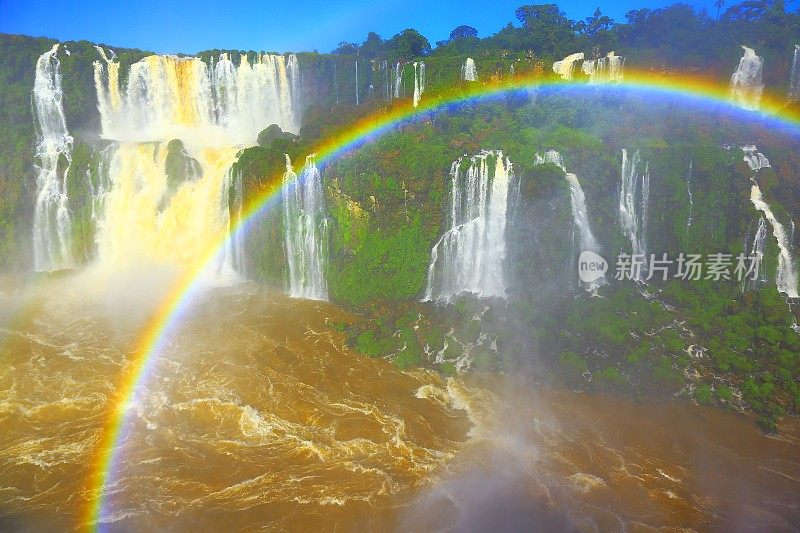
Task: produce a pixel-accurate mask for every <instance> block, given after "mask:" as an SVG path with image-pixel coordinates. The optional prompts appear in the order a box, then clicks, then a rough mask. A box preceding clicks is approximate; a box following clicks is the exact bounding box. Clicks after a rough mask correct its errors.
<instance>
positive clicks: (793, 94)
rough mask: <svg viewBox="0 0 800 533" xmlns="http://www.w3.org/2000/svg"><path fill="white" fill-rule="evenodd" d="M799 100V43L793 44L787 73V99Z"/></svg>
mask: <svg viewBox="0 0 800 533" xmlns="http://www.w3.org/2000/svg"><path fill="white" fill-rule="evenodd" d="M798 100H800V44H796V45H795V46H794V54H793V55H792V70H791V73H790V74H789V101H790V102H797V101H798Z"/></svg>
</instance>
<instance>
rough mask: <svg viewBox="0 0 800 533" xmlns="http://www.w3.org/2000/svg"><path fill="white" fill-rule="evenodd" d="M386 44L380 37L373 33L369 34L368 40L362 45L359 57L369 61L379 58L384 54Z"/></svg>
mask: <svg viewBox="0 0 800 533" xmlns="http://www.w3.org/2000/svg"><path fill="white" fill-rule="evenodd" d="M385 44H386V43H385V42H384V40H383V39H381V36H380V35H378V34H377V33H375V32H374V31H371V32H369V33H368V34H367V40H366V41H364V42H363V44H362V45H361V49H360V50H359V55H360V56H361V57H366V58H369V59H372V58H375V57H378V56H380V55H381V54H382V53H383V51H384V50H383V49H384V46H385Z"/></svg>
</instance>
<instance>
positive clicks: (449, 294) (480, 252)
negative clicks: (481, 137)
mask: <svg viewBox="0 0 800 533" xmlns="http://www.w3.org/2000/svg"><path fill="white" fill-rule="evenodd" d="M465 164H466V165H468V166H467V168H466V172H464V171H463V170H462V165H465ZM492 167H493V169H492ZM492 170H493V172H492ZM450 178H451V197H450V228H449V229H448V230H447V231H446V232H445V233H444V235H442V237H441V239H439V241H438V242H437V243H436V244H435V245H434V247H433V249H432V250H431V262H430V265H429V267H428V283H427V289H426V291H425V298H424V299H425V300H435V301H445V300H450V299H451V298H453V297H454V296H456V295H458V294H461V293H464V292H471V293H475V294H478V295H481V296H500V297H503V296H505V279H504V275H503V263H504V260H505V255H506V235H505V230H506V218H507V211H508V196H509V189H510V183H511V181H512V180H513V178H514V172H513V170H512V165H511V161H509V160H508V159H505V158H503V153H502V152H501V151H499V150H498V151H491V152H485V151H484V152H481V153H480V154H479V155H476V156H474V157H472V158H470V159H468V160H465V159H464V158H461V159H459V160H458V161H455V162H454V163H453V165H452V167H451V170H450Z"/></svg>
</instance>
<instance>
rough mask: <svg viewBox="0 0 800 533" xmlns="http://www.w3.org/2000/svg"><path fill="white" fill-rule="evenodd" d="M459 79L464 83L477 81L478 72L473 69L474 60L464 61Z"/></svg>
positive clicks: (469, 58)
mask: <svg viewBox="0 0 800 533" xmlns="http://www.w3.org/2000/svg"><path fill="white" fill-rule="evenodd" d="M461 79H462V80H464V81H478V70H477V69H476V68H475V60H474V59H472V58H471V57H468V58H467V59H465V60H464V65H462V67H461Z"/></svg>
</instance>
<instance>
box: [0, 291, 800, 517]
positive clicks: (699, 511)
mask: <svg viewBox="0 0 800 533" xmlns="http://www.w3.org/2000/svg"><path fill="white" fill-rule="evenodd" d="M23 287H24V288H23ZM94 291H96V287H94ZM92 292H93V289H92V288H91V284H87V283H86V282H85V281H81V280H80V277H66V278H62V279H53V280H49V281H46V282H39V283H38V284H36V285H31V284H23V283H21V282H20V281H19V280H5V281H4V282H0V358H1V359H0V360H2V365H1V366H0V529H2V530H5V529H31V530H38V529H65V528H72V527H77V526H80V525H85V524H79V517H80V516H81V515H82V511H83V510H84V509H85V508H86V505H87V503H88V502H87V499H88V496H89V487H88V479H89V478H90V474H91V471H90V470H91V469H90V466H89V465H90V464H92V462H93V459H94V457H95V455H96V453H97V446H98V445H99V441H100V437H101V435H102V425H103V424H104V421H105V420H107V419H108V415H109V410H110V409H112V408H114V406H112V405H110V403H111V401H110V398H111V397H112V396H113V394H114V391H115V388H116V387H117V386H118V382H119V378H120V375H121V372H122V371H123V369H124V367H125V365H127V364H130V361H131V358H132V351H133V347H134V346H135V344H136V340H137V337H138V336H139V335H140V333H141V331H142V329H143V327H144V325H145V323H146V317H147V316H148V313H149V312H152V308H150V307H148V305H146V304H143V303H142V301H141V300H147V298H145V297H142V296H141V294H142V292H143V291H142V290H136V287H133V288H129V289H128V290H127V291H122V292H117V293H114V294H113V295H112V296H109V295H106V296H102V297H101V296H87V294H90V293H92ZM156 292H157V291H156ZM134 295H135V296H134ZM348 319H349V316H348V315H347V313H345V312H344V311H342V310H340V309H338V308H336V307H335V306H333V305H330V304H327V303H324V302H310V301H304V300H296V299H290V298H287V297H285V296H282V295H280V294H277V293H275V292H272V291H269V290H267V289H265V288H262V287H260V286H257V285H247V286H238V287H227V288H217V289H213V290H209V291H208V292H207V293H205V294H204V295H202V296H201V297H200V298H199V300H198V301H197V302H196V304H195V306H194V307H193V309H192V311H191V313H189V314H188V315H187V317H186V318H185V320H184V322H183V323H182V325H181V327H180V328H178V330H177V331H175V332H174V333H173V335H172V336H171V338H170V341H169V343H168V346H167V347H166V348H165V350H164V353H162V354H161V356H160V357H159V359H158V360H157V362H156V364H155V365H154V367H153V371H152V374H151V377H150V379H148V380H147V383H146V389H145V390H144V392H143V394H142V398H144V400H143V401H141V402H140V403H139V404H138V405H130V406H128V409H129V414H130V416H129V417H128V420H129V422H128V424H127V425H126V427H125V429H124V438H123V442H122V444H121V449H120V450H119V451H118V456H119V457H120V461H119V463H118V465H117V469H116V473H115V476H113V478H112V482H111V484H110V485H109V486H108V487H107V488H106V490H107V500H108V505H107V506H106V508H105V509H104V512H103V517H102V520H103V524H104V526H105V527H106V528H108V529H110V530H130V529H133V528H136V529H152V528H170V529H180V530H185V529H191V530H214V531H220V530H230V529H244V530H248V531H258V530H267V529H275V528H277V529H284V530H298V529H303V530H334V529H340V530H351V529H354V528H356V529H358V528H363V529H368V530H369V529H371V530H392V529H399V530H417V531H418V530H431V529H451V528H455V529H458V530H486V529H487V528H499V529H498V530H502V528H503V527H520V528H524V526H525V525H529V524H531V523H536V524H540V525H542V526H551V527H553V528H558V529H562V528H564V527H568V528H572V529H577V530H585V531H593V530H597V529H598V528H599V529H600V530H608V529H612V530H613V529H623V528H627V529H628V530H632V531H639V530H647V528H648V527H664V526H669V527H673V528H692V529H707V528H709V527H720V528H724V527H726V526H731V525H739V526H745V527H751V528H752V527H756V528H760V529H769V530H780V529H786V530H788V529H791V528H792V526H793V525H794V526H796V525H797V524H798V523H800V509H799V508H798V502H800V461H799V460H798V453H797V452H798V440H797V436H798V435H800V429H798V425H797V423H796V421H794V420H790V421H789V422H787V423H785V424H784V426H783V427H782V430H783V431H782V433H781V436H779V437H766V436H763V435H761V434H759V433H758V432H757V431H756V430H755V429H754V426H753V424H752V420H750V419H748V418H740V417H737V416H735V415H733V414H729V413H723V412H721V411H719V410H714V409H710V408H708V409H706V408H698V407H693V406H689V405H682V404H677V403H668V404H665V403H640V404H636V403H633V402H631V401H628V400H622V399H614V398H608V397H602V396H586V395H579V394H575V393H571V392H567V391H553V390H549V389H543V388H542V387H537V386H534V385H531V384H525V383H523V382H522V381H521V380H516V379H511V378H507V377H505V378H504V377H501V376H484V377H471V378H468V379H466V380H460V379H459V380H454V379H450V380H446V379H443V378H441V377H439V376H438V375H436V374H434V373H431V372H428V371H414V372H409V373H404V372H401V371H399V370H397V369H396V368H395V367H393V366H392V365H391V364H390V363H388V362H385V361H380V360H372V359H369V358H366V357H364V356H361V355H358V354H356V353H354V352H352V351H350V350H349V349H348V348H347V347H346V346H345V339H344V335H343V334H341V333H338V332H337V331H335V330H334V329H333V328H332V327H331V326H330V324H331V322H332V321H336V322H340V321H347V320H348Z"/></svg>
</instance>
